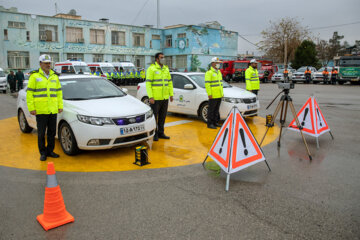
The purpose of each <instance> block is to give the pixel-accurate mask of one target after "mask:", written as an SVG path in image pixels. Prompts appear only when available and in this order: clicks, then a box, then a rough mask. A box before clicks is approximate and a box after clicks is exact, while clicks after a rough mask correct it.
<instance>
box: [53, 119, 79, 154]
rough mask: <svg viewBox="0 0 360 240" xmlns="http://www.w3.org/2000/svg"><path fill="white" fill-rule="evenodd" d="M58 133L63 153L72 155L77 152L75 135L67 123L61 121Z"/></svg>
mask: <svg viewBox="0 0 360 240" xmlns="http://www.w3.org/2000/svg"><path fill="white" fill-rule="evenodd" d="M58 134H59V141H60V145H61V148H62V149H63V151H64V153H65V154H67V155H70V156H72V155H76V154H77V153H79V148H78V145H77V142H76V139H75V135H74V133H73V131H72V130H71V127H70V125H69V124H67V123H66V122H63V123H61V125H60V127H59V132H58Z"/></svg>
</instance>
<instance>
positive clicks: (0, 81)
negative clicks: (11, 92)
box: [0, 68, 8, 93]
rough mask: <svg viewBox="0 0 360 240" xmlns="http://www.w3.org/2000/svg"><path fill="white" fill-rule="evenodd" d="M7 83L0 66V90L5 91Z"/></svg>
mask: <svg viewBox="0 0 360 240" xmlns="http://www.w3.org/2000/svg"><path fill="white" fill-rule="evenodd" d="M7 85H8V84H7V79H6V75H5V72H4V70H3V69H2V68H0V91H2V92H3V93H6V90H7Z"/></svg>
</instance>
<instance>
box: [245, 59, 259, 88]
mask: <svg viewBox="0 0 360 240" xmlns="http://www.w3.org/2000/svg"><path fill="white" fill-rule="evenodd" d="M245 82H246V90H248V91H250V92H252V93H254V94H256V95H258V92H259V90H260V80H259V74H258V71H257V61H256V60H255V59H252V60H251V61H250V66H249V68H248V69H246V71H245Z"/></svg>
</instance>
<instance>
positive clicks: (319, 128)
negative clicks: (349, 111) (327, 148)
mask: <svg viewBox="0 0 360 240" xmlns="http://www.w3.org/2000/svg"><path fill="white" fill-rule="evenodd" d="M314 107H315V118H316V135H321V134H323V133H326V132H328V131H330V128H329V125H328V124H327V122H326V120H325V117H324V115H323V114H322V112H321V110H320V107H319V105H318V103H317V101H316V99H315V98H314Z"/></svg>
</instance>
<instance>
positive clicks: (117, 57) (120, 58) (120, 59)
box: [112, 54, 125, 62]
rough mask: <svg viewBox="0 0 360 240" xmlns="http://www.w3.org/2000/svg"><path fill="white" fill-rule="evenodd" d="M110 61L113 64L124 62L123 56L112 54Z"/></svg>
mask: <svg viewBox="0 0 360 240" xmlns="http://www.w3.org/2000/svg"><path fill="white" fill-rule="evenodd" d="M112 61H113V62H124V61H125V55H120V54H114V55H112Z"/></svg>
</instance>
